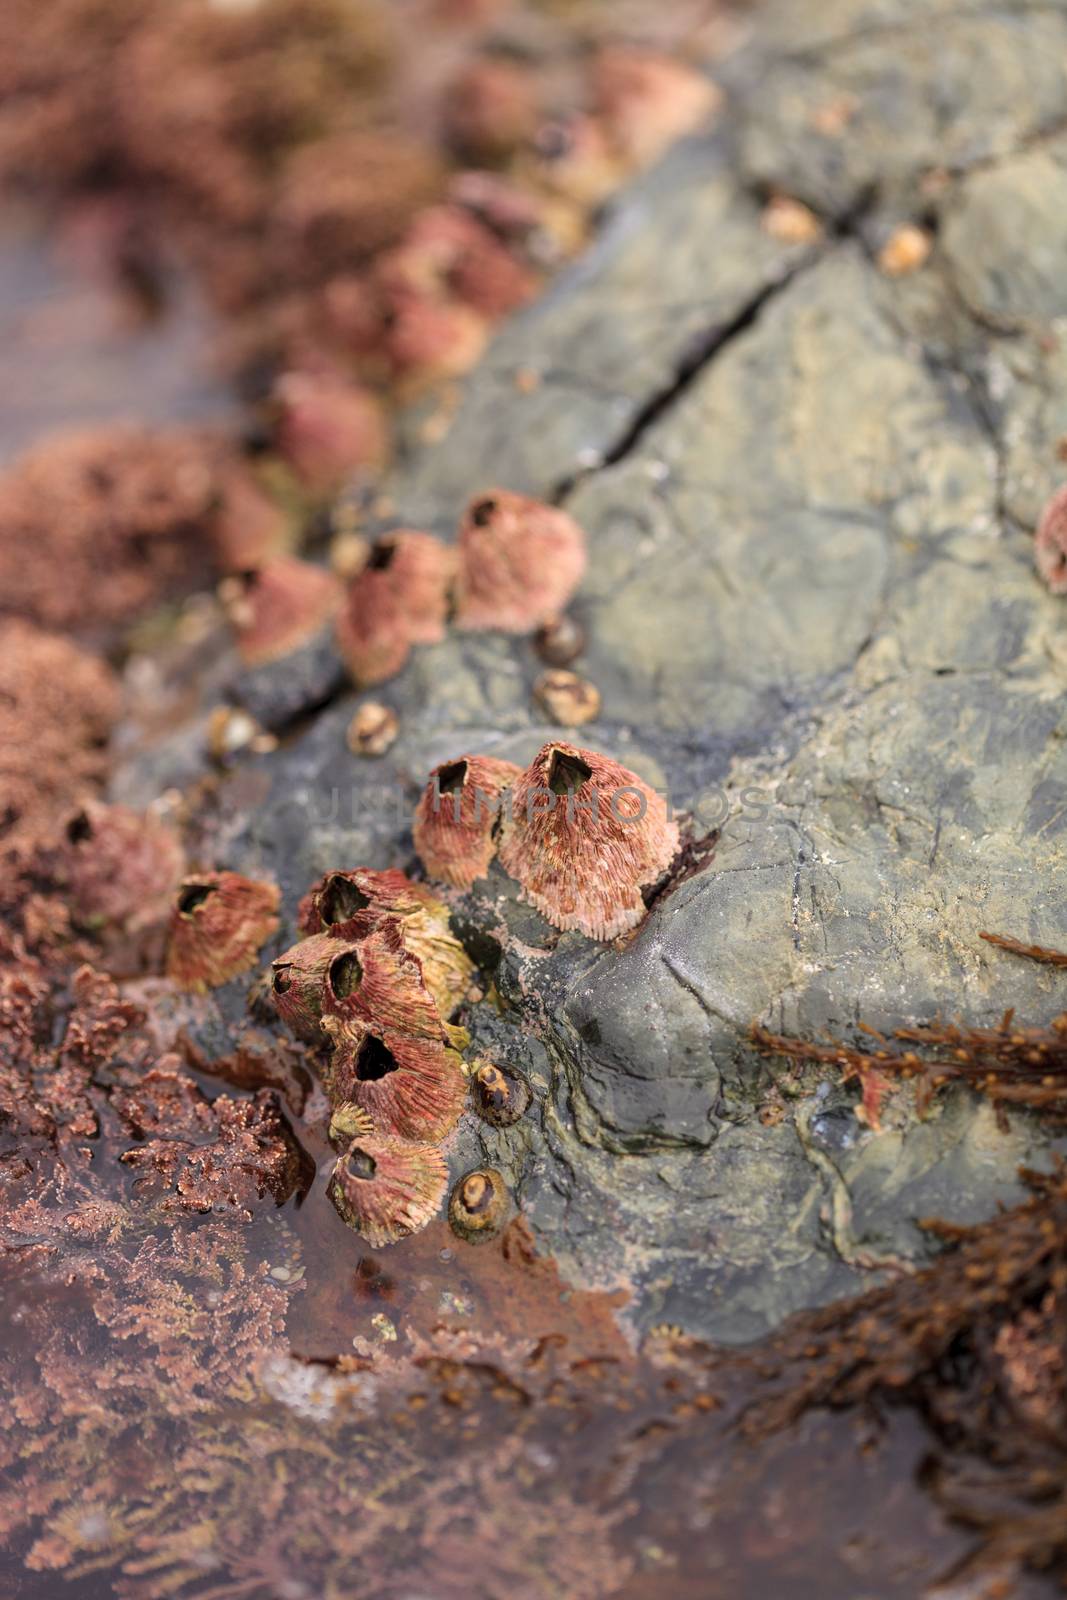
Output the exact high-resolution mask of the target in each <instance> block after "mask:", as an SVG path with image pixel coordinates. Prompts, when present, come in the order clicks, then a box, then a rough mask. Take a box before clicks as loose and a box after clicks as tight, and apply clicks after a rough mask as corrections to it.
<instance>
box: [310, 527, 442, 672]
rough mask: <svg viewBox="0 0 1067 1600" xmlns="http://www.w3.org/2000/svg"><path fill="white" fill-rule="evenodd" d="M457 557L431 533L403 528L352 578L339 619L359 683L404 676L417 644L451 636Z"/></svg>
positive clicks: (340, 637)
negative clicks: (450, 598)
mask: <svg viewBox="0 0 1067 1600" xmlns="http://www.w3.org/2000/svg"><path fill="white" fill-rule="evenodd" d="M454 572H455V556H454V554H453V552H452V551H451V550H449V549H448V547H447V546H446V545H443V544H442V543H441V541H440V540H439V539H435V538H434V537H433V535H432V534H430V533H418V532H416V531H414V530H412V529H408V528H404V529H398V530H397V532H395V533H390V534H387V535H386V536H385V538H383V539H379V540H378V541H377V543H376V544H375V545H374V548H373V549H372V551H371V553H370V557H369V559H368V560H367V562H366V565H365V566H364V567H363V568H362V570H361V571H360V572H358V573H357V574H356V576H355V577H354V578H353V579H352V582H351V583H350V584H349V587H348V594H347V598H346V601H345V606H344V609H343V611H342V612H341V615H340V616H339V617H338V619H337V644H338V648H339V649H340V652H341V655H342V656H343V657H344V660H345V664H346V666H347V667H348V670H349V672H351V674H352V676H353V678H355V680H356V681H357V683H362V684H372V683H381V682H382V681H383V680H384V679H386V678H391V677H392V676H393V674H394V673H396V672H399V671H400V669H401V667H402V666H403V665H404V662H405V661H406V660H407V658H408V653H409V651H410V649H411V646H412V645H413V644H437V643H439V642H440V641H441V640H442V639H443V638H444V636H445V627H446V624H447V621H448V596H449V589H450V586H451V583H452V580H453V576H454Z"/></svg>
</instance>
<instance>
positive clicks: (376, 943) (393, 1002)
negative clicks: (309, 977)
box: [323, 917, 469, 1044]
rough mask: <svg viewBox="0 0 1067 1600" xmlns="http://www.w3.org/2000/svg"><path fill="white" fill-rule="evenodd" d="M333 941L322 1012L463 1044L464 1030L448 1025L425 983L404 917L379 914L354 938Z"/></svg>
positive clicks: (377, 1026) (397, 1030)
mask: <svg viewBox="0 0 1067 1600" xmlns="http://www.w3.org/2000/svg"><path fill="white" fill-rule="evenodd" d="M336 943H337V946H338V953H337V955H336V956H335V957H334V958H333V960H332V961H331V962H330V963H329V965H328V967H327V970H326V987H325V992H324V1000H323V1011H324V1016H325V1014H326V1013H336V1014H338V1015H340V1016H342V1017H344V1018H345V1019H346V1020H349V1021H359V1022H362V1023H365V1024H366V1025H367V1026H368V1027H375V1028H385V1029H391V1030H393V1031H395V1032H397V1033H404V1034H408V1035H410V1036H411V1037H413V1038H421V1039H445V1038H450V1039H452V1041H453V1042H454V1043H456V1044H463V1043H466V1033H465V1031H464V1030H463V1029H461V1028H454V1027H451V1026H450V1025H449V1024H448V1022H447V1015H448V1014H447V1012H442V1009H441V1007H440V1005H439V1004H438V1001H437V998H436V996H435V995H434V993H433V991H432V990H431V989H430V987H429V985H428V984H427V982H426V980H425V976H424V971H423V964H422V961H421V960H420V958H419V956H418V955H417V954H416V953H415V952H414V951H413V950H412V949H411V948H410V947H409V945H408V943H407V942H406V939H405V922H404V920H403V919H402V918H400V917H383V918H382V920H381V921H380V922H378V923H377V924H376V925H375V926H374V928H373V929H372V930H371V931H370V932H369V933H367V934H365V935H364V936H363V937H362V938H360V939H359V940H358V941H356V942H354V943H351V944H346V943H344V942H343V941H342V940H341V939H338V940H337V941H336ZM464 959H465V960H466V957H464ZM468 966H469V963H468Z"/></svg>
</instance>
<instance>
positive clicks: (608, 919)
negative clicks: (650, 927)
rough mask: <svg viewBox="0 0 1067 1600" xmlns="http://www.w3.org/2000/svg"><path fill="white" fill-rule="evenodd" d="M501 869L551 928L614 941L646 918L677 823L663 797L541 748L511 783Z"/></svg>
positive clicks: (602, 760) (563, 752)
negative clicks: (649, 893) (646, 895)
mask: <svg viewBox="0 0 1067 1600" xmlns="http://www.w3.org/2000/svg"><path fill="white" fill-rule="evenodd" d="M510 809H511V815H510V817H509V818H507V819H506V820H505V823H504V827H503V831H502V835H501V841H500V863H501V866H503V868H504V870H505V871H506V872H509V873H510V874H511V875H512V877H514V878H517V879H518V881H519V883H520V884H521V885H522V887H523V889H524V891H525V893H526V897H527V899H529V900H530V901H531V902H532V903H533V904H534V905H535V906H536V907H537V909H538V910H539V911H541V912H542V913H543V914H544V916H546V917H547V918H548V920H549V921H550V922H552V923H554V924H555V926H556V927H557V928H564V929H566V928H577V929H580V931H581V932H582V933H585V934H588V935H589V937H590V938H594V939H613V938H615V937H617V935H619V934H620V933H625V932H626V931H627V930H628V929H630V928H634V927H636V926H637V924H638V923H639V922H640V921H641V920H642V918H643V917H644V915H645V902H644V899H643V898H642V894H641V890H642V888H645V887H648V886H649V885H650V884H652V883H654V882H655V880H656V879H657V878H658V877H660V876H661V875H662V874H663V873H664V872H665V871H666V869H667V867H668V866H669V865H670V863H671V860H672V859H673V857H674V856H675V854H676V853H677V850H678V847H679V834H678V825H677V823H676V822H674V821H672V820H671V819H670V817H669V816H668V814H667V807H666V803H665V802H664V800H663V798H662V796H660V795H658V794H657V793H656V792H655V790H654V789H651V788H650V787H649V785H648V784H647V783H645V782H644V781H643V780H642V779H641V778H639V777H638V776H637V775H636V773H633V772H630V771H629V770H628V769H627V768H626V767H623V766H621V765H620V764H619V763H618V762H617V761H612V760H611V759H610V757H608V756H603V755H600V754H598V753H597V752H596V751H595V750H580V749H578V748H577V747H576V746H574V745H569V744H563V743H558V742H557V743H555V744H547V745H545V746H544V748H543V749H542V750H541V751H539V752H538V754H537V755H536V756H535V757H534V760H533V761H532V762H531V764H530V766H529V767H527V769H526V771H525V772H524V773H523V775H522V777H521V779H520V780H519V781H518V783H516V785H515V788H514V790H513V791H512V797H511V808H510Z"/></svg>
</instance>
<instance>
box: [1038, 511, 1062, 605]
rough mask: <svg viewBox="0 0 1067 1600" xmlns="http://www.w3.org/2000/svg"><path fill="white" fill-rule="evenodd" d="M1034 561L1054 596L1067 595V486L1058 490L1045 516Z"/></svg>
mask: <svg viewBox="0 0 1067 1600" xmlns="http://www.w3.org/2000/svg"><path fill="white" fill-rule="evenodd" d="M1034 560H1035V561H1036V563H1037V570H1038V572H1039V573H1040V574H1041V576H1042V577H1043V578H1044V580H1045V582H1046V583H1047V584H1048V586H1049V588H1050V589H1051V590H1052V593H1053V594H1067V486H1065V487H1064V488H1062V489H1059V490H1057V492H1056V493H1055V494H1054V495H1053V496H1052V499H1051V500H1050V501H1049V502H1048V505H1047V506H1046V507H1045V509H1044V511H1043V512H1042V514H1041V521H1040V522H1039V523H1038V527H1037V537H1036V540H1035V542H1034Z"/></svg>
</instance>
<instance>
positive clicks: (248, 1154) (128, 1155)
mask: <svg viewBox="0 0 1067 1600" xmlns="http://www.w3.org/2000/svg"><path fill="white" fill-rule="evenodd" d="M113 1103H114V1105H115V1108H116V1110H117V1111H118V1113H119V1116H120V1118H121V1120H122V1122H123V1125H124V1126H125V1127H126V1129H127V1131H128V1132H129V1133H130V1134H131V1135H132V1136H133V1137H134V1138H136V1139H137V1140H138V1141H139V1143H138V1144H137V1145H135V1146H134V1147H133V1148H132V1149H130V1150H127V1151H125V1152H124V1154H123V1155H122V1156H121V1157H120V1159H121V1160H122V1161H123V1162H124V1163H125V1164H126V1165H128V1166H130V1167H132V1168H133V1169H134V1170H135V1171H136V1172H137V1174H138V1183H139V1186H140V1188H141V1190H142V1192H144V1193H146V1194H148V1195H153V1194H157V1193H158V1194H162V1195H164V1196H165V1198H164V1200H163V1206H164V1209H165V1210H182V1211H195V1212H206V1211H215V1212H223V1213H225V1212H233V1213H234V1214H236V1215H237V1216H240V1217H243V1218H245V1219H251V1217H252V1215H253V1213H254V1210H255V1207H256V1205H257V1204H258V1203H260V1202H261V1201H262V1200H264V1199H265V1198H267V1197H268V1196H269V1197H271V1198H273V1199H274V1200H275V1201H276V1202H280V1201H282V1200H284V1199H286V1198H287V1196H288V1195H289V1194H290V1193H291V1192H292V1190H293V1187H294V1185H295V1182H296V1176H297V1162H296V1156H295V1152H294V1151H293V1149H292V1148H291V1147H290V1145H289V1144H288V1142H287V1140H286V1138H285V1134H284V1130H283V1125H282V1120H281V1115H280V1112H279V1108H278V1102H277V1098H276V1097H275V1095H274V1094H273V1093H272V1092H271V1091H270V1090H269V1089H261V1090H260V1091H259V1092H258V1093H257V1094H256V1095H255V1096H254V1097H253V1098H252V1099H250V1100H235V1099H233V1098H232V1097H231V1096H229V1095H219V1096H218V1098H217V1099H216V1100H214V1101H209V1100H208V1099H207V1097H206V1096H205V1095H204V1094H203V1093H202V1091H201V1090H200V1089H199V1088H198V1087H197V1085H196V1084H195V1083H194V1082H193V1080H192V1079H191V1078H190V1077H189V1076H188V1074H187V1073H185V1072H183V1071H181V1070H180V1069H177V1067H176V1063H173V1064H172V1063H169V1062H168V1061H167V1060H166V1058H163V1059H162V1060H161V1062H160V1064H159V1065H158V1066H157V1067H154V1068H153V1069H152V1070H151V1071H150V1072H148V1073H147V1074H146V1075H145V1077H144V1078H143V1079H142V1080H141V1081H140V1082H139V1083H138V1084H137V1085H136V1087H134V1088H130V1089H125V1090H119V1091H116V1093H115V1094H114V1096H113Z"/></svg>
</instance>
